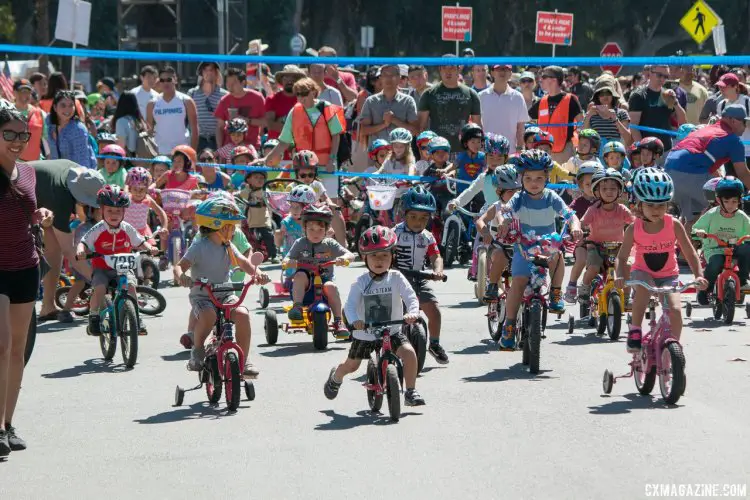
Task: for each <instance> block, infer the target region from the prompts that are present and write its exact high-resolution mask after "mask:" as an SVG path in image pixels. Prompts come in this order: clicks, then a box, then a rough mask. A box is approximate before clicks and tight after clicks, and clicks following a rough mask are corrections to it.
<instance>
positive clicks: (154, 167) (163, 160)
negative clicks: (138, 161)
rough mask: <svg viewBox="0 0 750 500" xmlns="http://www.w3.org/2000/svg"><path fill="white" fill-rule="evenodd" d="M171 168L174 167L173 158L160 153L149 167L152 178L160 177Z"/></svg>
mask: <svg viewBox="0 0 750 500" xmlns="http://www.w3.org/2000/svg"><path fill="white" fill-rule="evenodd" d="M170 168H172V159H171V158H170V157H169V156H165V155H159V156H157V157H155V158H154V159H153V160H152V161H151V167H150V168H149V171H150V172H151V178H152V179H160V178H161V176H162V175H164V174H166V173H167V172H169V169H170Z"/></svg>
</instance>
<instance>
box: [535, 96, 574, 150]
mask: <svg viewBox="0 0 750 500" xmlns="http://www.w3.org/2000/svg"><path fill="white" fill-rule="evenodd" d="M572 98H573V97H572V94H565V95H564V96H563V98H562V100H561V101H560V104H558V105H557V107H556V108H555V111H554V112H553V113H552V114H551V115H550V112H549V96H548V95H545V96H544V97H542V100H541V101H540V102H539V118H538V119H537V124H538V125H539V128H540V129H542V130H544V131H546V132H549V133H550V134H552V137H554V138H555V144H553V145H552V152H553V153H562V151H563V150H564V149H565V144H566V143H567V142H568V127H545V125H549V124H550V123H553V124H554V123H570V116H568V115H569V114H570V100H571V99H572Z"/></svg>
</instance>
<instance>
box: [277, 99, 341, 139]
mask: <svg viewBox="0 0 750 500" xmlns="http://www.w3.org/2000/svg"><path fill="white" fill-rule="evenodd" d="M315 104H316V105H315V106H313V107H312V108H307V109H305V111H306V112H307V116H308V117H309V118H310V123H312V124H313V127H314V126H315V124H316V123H317V122H318V118H320V116H321V114H322V113H321V112H320V109H319V108H318V106H317V102H316V103H315ZM293 112H294V110H293V109H292V110H290V111H289V114H287V117H286V120H285V121H284V128H283V129H281V135H279V140H280V141H281V142H283V143H286V144H289V145H291V146H293V145H294V134H293V133H292V113H293ZM344 125H345V124H343V123H341V122H340V121H339V120H338V119H336V118H333V119H332V120H329V121H328V131H329V132H330V133H331V137H333V136H334V135H338V134H340V133H342V132H343V131H344Z"/></svg>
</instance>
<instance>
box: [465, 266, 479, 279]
mask: <svg viewBox="0 0 750 500" xmlns="http://www.w3.org/2000/svg"><path fill="white" fill-rule="evenodd" d="M466 279H467V280H469V281H476V280H477V273H476V271H475V272H472V271H471V269H469V271H468V272H467V273H466Z"/></svg>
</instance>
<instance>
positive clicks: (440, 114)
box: [419, 82, 482, 151]
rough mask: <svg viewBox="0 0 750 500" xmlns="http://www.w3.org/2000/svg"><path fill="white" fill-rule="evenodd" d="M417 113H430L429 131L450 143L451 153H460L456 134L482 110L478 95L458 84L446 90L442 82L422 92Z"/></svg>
mask: <svg viewBox="0 0 750 500" xmlns="http://www.w3.org/2000/svg"><path fill="white" fill-rule="evenodd" d="M419 111H420V112H422V111H427V112H428V113H430V129H431V130H432V131H433V132H435V133H436V134H437V135H439V136H441V137H445V138H446V139H448V141H450V143H451V149H452V150H453V151H462V150H463V147H461V142H460V141H459V140H458V134H459V132H460V131H461V127H463V126H464V125H466V123H467V122H468V121H469V117H471V116H474V115H481V114H482V108H481V104H480V103H479V95H478V94H477V93H476V92H475V91H473V90H472V89H470V88H469V87H467V86H466V85H463V84H459V85H458V87H456V88H448V87H446V86H445V85H444V84H443V83H442V82H441V83H439V84H437V85H435V86H433V87H430V88H429V89H427V90H425V91H424V94H422V98H421V99H420V100H419Z"/></svg>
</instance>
